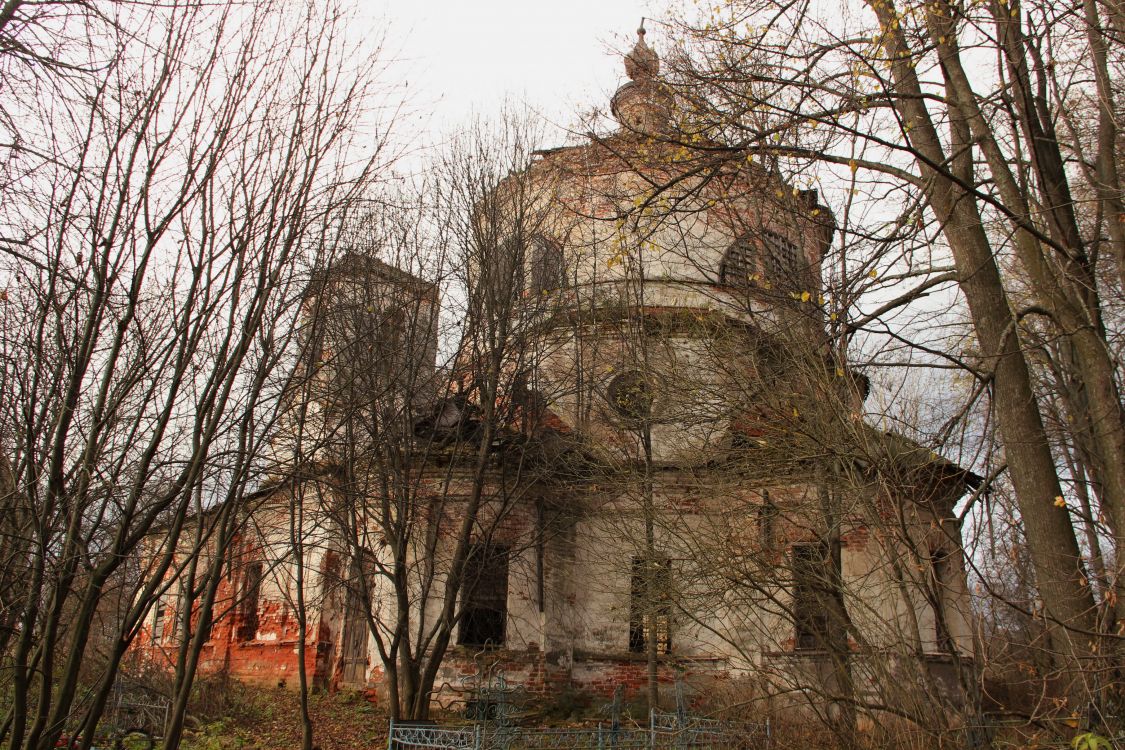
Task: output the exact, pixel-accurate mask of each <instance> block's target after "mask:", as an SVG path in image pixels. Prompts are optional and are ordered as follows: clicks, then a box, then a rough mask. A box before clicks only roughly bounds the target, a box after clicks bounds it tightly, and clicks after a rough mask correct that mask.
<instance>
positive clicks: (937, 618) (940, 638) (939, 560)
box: [930, 550, 954, 653]
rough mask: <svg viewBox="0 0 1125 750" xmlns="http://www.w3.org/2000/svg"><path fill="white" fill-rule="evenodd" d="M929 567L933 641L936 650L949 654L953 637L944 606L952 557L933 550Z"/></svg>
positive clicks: (943, 552) (942, 551) (951, 649)
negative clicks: (932, 587) (931, 582)
mask: <svg viewBox="0 0 1125 750" xmlns="http://www.w3.org/2000/svg"><path fill="white" fill-rule="evenodd" d="M930 567H931V569H932V571H933V586H934V598H933V602H932V605H933V609H934V640H935V641H936V642H937V647H938V650H940V651H943V652H946V653H950V652H952V651H953V646H954V644H953V635H952V634H951V633H950V632H949V618H948V612H947V610H946V606H945V596H946V587H947V586H948V585H949V582H950V581H951V580H952V578H951V577H950V576H951V572H952V568H953V560H952V555H951V554H950V553H949V552H948V551H946V550H934V551H932V552H931V553H930Z"/></svg>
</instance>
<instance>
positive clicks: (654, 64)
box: [610, 18, 672, 134]
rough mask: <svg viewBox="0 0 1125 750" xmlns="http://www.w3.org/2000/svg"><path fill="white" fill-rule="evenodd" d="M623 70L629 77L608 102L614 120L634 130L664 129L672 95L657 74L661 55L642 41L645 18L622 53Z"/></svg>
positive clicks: (627, 129)
mask: <svg viewBox="0 0 1125 750" xmlns="http://www.w3.org/2000/svg"><path fill="white" fill-rule="evenodd" d="M625 74H626V75H627V76H629V78H631V79H632V80H630V81H629V82H628V83H626V84H625V85H624V86H622V87H621V88H619V89H618V90H617V93H616V94H614V95H613V100H612V101H611V102H610V109H611V110H612V111H613V114H614V116H615V117H616V118H617V121H618V122H620V123H621V125H622V127H624V128H625V130H626V131H631V132H633V133H641V134H644V133H648V134H652V133H659V132H663V131H664V130H666V129H667V127H668V124H669V121H670V115H671V111H672V97H671V94H670V93H669V92H668V90H667V88H666V87H665V86H664V84H662V83H661V82H660V80H659V78H658V76H659V75H660V57H659V56H657V54H656V51H655V50H653V49H652V47H649V46H648V45H647V44H646V43H645V19H644V18H642V19H641V25H640V27H639V28H638V29H637V43H636V44H635V45H633V49H631V50H629V52H628V53H626V55H625Z"/></svg>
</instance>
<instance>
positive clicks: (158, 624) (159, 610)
mask: <svg viewBox="0 0 1125 750" xmlns="http://www.w3.org/2000/svg"><path fill="white" fill-rule="evenodd" d="M166 607H167V605H166V604H165V602H164V595H163V594H162V595H160V596H158V597H156V604H155V606H154V607H153V609H154V612H153V615H152V640H154V641H159V640H163V638H164V610H165V609H166Z"/></svg>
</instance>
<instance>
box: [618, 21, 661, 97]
mask: <svg viewBox="0 0 1125 750" xmlns="http://www.w3.org/2000/svg"><path fill="white" fill-rule="evenodd" d="M645 33H646V32H645V19H644V18H643V17H642V18H641V25H640V28H638V29H637V43H636V44H635V45H634V46H633V49H632V50H630V51H629V53H628V54H627V55H625V75H627V76H629V77H630V78H632V79H633V80H634V81H639V80H641V79H653V78H656V76H657V74H658V73H659V72H660V58H659V57H658V56H657V54H656V52H654V51H653V49H652V47H649V46H648V44H646V43H645Z"/></svg>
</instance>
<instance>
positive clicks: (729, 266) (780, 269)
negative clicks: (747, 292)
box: [719, 232, 808, 289]
mask: <svg viewBox="0 0 1125 750" xmlns="http://www.w3.org/2000/svg"><path fill="white" fill-rule="evenodd" d="M806 271H807V268H806V267H805V263H804V262H803V261H802V256H801V251H800V249H799V248H798V247H797V246H796V245H794V244H793V243H792V242H790V241H789V240H787V239H786V238H784V237H782V236H781V235H780V234H776V233H774V232H760V233H757V234H755V235H753V236H746V237H742V238H741V239H739V240H738V241H736V242H735V243H734V244H733V245H731V246H730V247H729V248H728V249H727V252H726V255H724V256H723V261H722V264H721V265H720V266H719V281H720V282H721V283H723V284H725V285H727V286H731V287H735V288H748V287H750V286H758V287H759V288H763V289H768V288H770V287H771V286H777V287H778V288H780V289H797V288H806V287H807V286H808V282H807V280H806V279H805V275H806V273H805V272H806Z"/></svg>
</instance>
